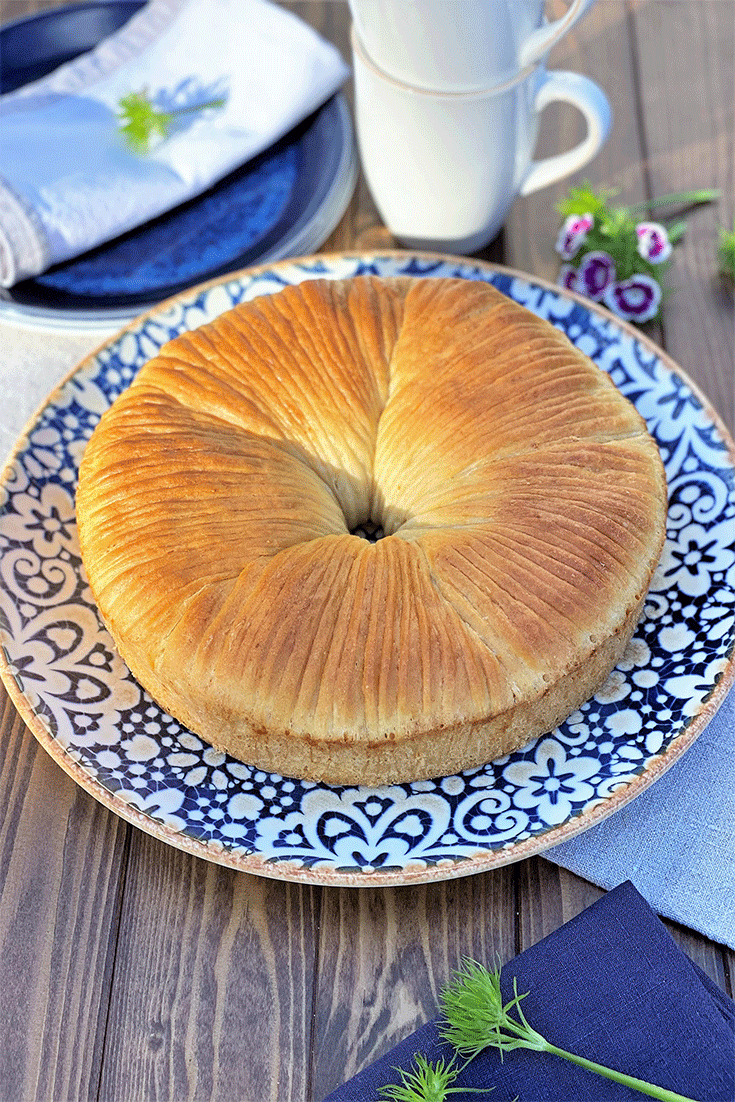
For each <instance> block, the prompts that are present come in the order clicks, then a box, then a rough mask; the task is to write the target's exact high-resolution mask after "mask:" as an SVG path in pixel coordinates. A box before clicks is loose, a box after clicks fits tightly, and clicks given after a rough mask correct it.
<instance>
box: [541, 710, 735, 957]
mask: <svg viewBox="0 0 735 1102" xmlns="http://www.w3.org/2000/svg"><path fill="white" fill-rule="evenodd" d="M544 856H545V857H548V858H549V860H551V861H554V862H555V863H556V864H558V865H561V866H562V867H563V868H565V869H569V871H570V872H574V873H576V874H577V875H578V876H582V877H584V878H585V879H586V880H590V881H592V883H593V884H598V885H599V886H600V887H601V888H606V889H609V888H612V887H614V886H615V885H616V884H619V883H620V882H621V881H623V880H631V881H632V882H633V883H634V884H635V886H636V888H637V889H638V891H639V892H640V893H641V894H642V895H643V896H645V897H646V899H647V900H648V902H649V903H650V904H651V906H652V907H653V908H654V909H655V910H657V911H658V913H659V914H661V915H665V916H666V917H667V918H671V919H673V920H674V921H675V922H681V923H682V924H683V925H684V926H688V927H689V928H690V929H692V930H697V931H698V932H699V933H701V934H704V935H705V937H709V938H712V940H713V941H717V942H720V943H722V944H724V945H729V946H731V947H732V948H735V689H733V690H731V691H730V693H729V694H728V696H727V698H726V699H725V701H724V702H723V704H722V705H721V706H720V709H719V711H718V712H717V713H716V715H715V716H714V717H713V719H712V720H711V721H710V722H709V723H708V725H707V726H706V727H705V729H704V731H703V732H702V734H701V735H700V736H699V738H698V739H697V741H696V742H695V743H694V745H693V746H691V747H690V748H689V750H687V752H686V754H684V756H683V757H682V759H681V760H680V761H679V762H677V763H676V765H674V766H672V767H671V769H670V770H669V771H668V772H667V773H665V774H664V775H663V777H661V778H660V779H659V780H657V781H656V783H655V784H653V785H652V786H651V787H650V788H649V789H648V790H647V791H646V792H643V793H642V794H641V795H640V796H638V797H637V798H636V799H635V800H633V801H632V802H631V803H629V804H627V805H626V806H625V807H623V808H621V809H620V811H617V812H616V813H615V814H614V815H612V816H611V817H610V818H609V819H605V820H604V821H603V822H602V823H600V824H599V825H598V826H595V827H591V828H590V830H588V831H586V832H585V833H584V834H579V835H577V837H576V838H572V839H571V840H570V841H568V842H564V843H562V845H560V846H555V847H554V849H550V850H547V852H546V853H545V854H544Z"/></svg>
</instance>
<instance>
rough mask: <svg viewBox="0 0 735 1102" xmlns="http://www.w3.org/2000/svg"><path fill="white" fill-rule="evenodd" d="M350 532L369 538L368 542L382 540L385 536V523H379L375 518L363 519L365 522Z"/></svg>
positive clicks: (362, 537) (361, 537)
mask: <svg viewBox="0 0 735 1102" xmlns="http://www.w3.org/2000/svg"><path fill="white" fill-rule="evenodd" d="M350 532H351V534H352V535H353V536H359V537H360V539H363V540H367V541H368V543H377V542H378V540H382V539H383V538H384V537H385V532H384V531H383V525H382V524H378V523H377V522H376V521H374V520H366V521H363V523H362V524H358V525H357V527H356V528H351V529H350Z"/></svg>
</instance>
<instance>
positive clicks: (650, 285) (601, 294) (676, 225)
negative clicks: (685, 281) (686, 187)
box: [556, 182, 720, 324]
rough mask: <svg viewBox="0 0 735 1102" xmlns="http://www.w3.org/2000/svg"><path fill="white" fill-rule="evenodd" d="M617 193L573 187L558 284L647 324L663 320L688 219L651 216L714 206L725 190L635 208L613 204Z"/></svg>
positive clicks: (559, 247) (565, 208) (559, 244)
mask: <svg viewBox="0 0 735 1102" xmlns="http://www.w3.org/2000/svg"><path fill="white" fill-rule="evenodd" d="M614 194H615V193H614V192H612V191H604V190H603V191H595V190H594V189H593V187H592V185H591V184H590V183H589V182H585V183H583V184H580V185H579V186H577V187H572V188H570V189H569V191H568V192H567V195H566V197H565V198H564V200H563V201H562V202H561V203H560V204H559V213H560V214H561V216H562V218H563V220H564V221H563V222H562V225H561V228H560V230H559V235H558V237H557V240H556V251H557V252H558V253H559V256H560V257H561V259H562V266H561V268H560V271H559V278H558V282H559V284H560V285H561V286H562V287H565V288H567V290H573V291H578V292H579V293H580V294H583V295H585V297H586V298H589V299H591V300H592V301H593V302H601V303H604V305H605V306H607V307H608V309H610V310H612V311H613V313H615V314H617V315H618V317H621V318H624V319H625V320H626V321H634V322H637V323H638V324H641V323H643V322H647V321H652V320H654V319H655V318H657V317H658V314H659V308H660V304H661V300H662V297H663V290H662V286H661V283H662V280H661V276H662V273H663V272H664V271H665V269H666V267H667V265H668V262H669V258H670V256H671V253H672V250H673V247H674V245H675V244H676V242H677V241H679V240H680V238H681V237H682V235H683V234H684V231H685V229H686V223H685V222H684V221H683V220H682V219H677V220H676V221H674V222H671V223H669V224H668V225H664V224H663V223H661V222H652V221H649V220H647V219H646V218H645V215H646V214H648V213H649V212H650V211H651V210H652V209H653V208H654V207H667V206H668V207H672V206H678V207H691V206H696V205H698V204H700V203H709V202H711V201H712V200H713V199H717V198H718V197H719V195H720V192H719V191H713V190H711V189H700V190H698V191H684V192H680V193H678V194H676V195H664V196H662V197H661V198H659V199H651V200H649V201H647V202H644V203H638V204H636V205H635V206H630V207H615V206H613V205H612V199H613V197H614Z"/></svg>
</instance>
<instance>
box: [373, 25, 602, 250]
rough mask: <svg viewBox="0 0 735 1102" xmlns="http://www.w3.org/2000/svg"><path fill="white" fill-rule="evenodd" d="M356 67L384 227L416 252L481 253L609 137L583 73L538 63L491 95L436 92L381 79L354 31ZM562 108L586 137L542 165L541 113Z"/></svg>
mask: <svg viewBox="0 0 735 1102" xmlns="http://www.w3.org/2000/svg"><path fill="white" fill-rule="evenodd" d="M352 59H353V74H354V81H355V120H356V123H357V139H358V145H359V149H360V158H361V161H362V166H363V170H364V172H365V177H366V179H367V183H368V186H369V188H370V192H371V194H372V197H373V199H374V201H375V205H376V206H377V208H378V211H379V212H380V215H381V217H382V219H383V221H384V222H385V224H386V226H387V227H388V229H389V230H390V231H391V233H392V234H393V236H394V237H396V238H398V240H399V241H400V242H401V243H402V244H404V245H406V246H408V247H410V248H419V249H421V248H424V249H438V250H441V251H445V252H452V253H471V252H476V251H477V250H478V249H480V248H482V247H483V246H484V245H486V244H487V243H488V242H489V241H491V240H492V239H493V237H495V235H496V234H497V232H498V231H499V229H500V228H501V226H502V225H503V222H504V221H505V218H506V215H507V214H508V211H509V209H510V207H511V204H512V203H513V200H514V199H515V198H516V196H518V195H529V194H530V193H531V192H532V191H537V190H538V189H539V188H542V187H546V186H547V185H548V184H552V183H554V182H555V181H556V180H560V179H563V178H564V177H565V176H568V175H570V174H571V173H572V172H575V171H577V169H580V168H582V166H583V165H585V164H587V162H588V161H590V160H591V159H592V157H594V156H595V154H596V153H597V152H598V150H599V149H600V148H601V146H602V145H603V144H604V142H605V139H606V138H607V135H608V133H609V130H610V123H611V114H610V105H609V103H608V100H607V97H606V96H605V93H604V92H603V91H602V89H601V88H599V87H598V85H597V84H595V83H594V81H592V80H590V79H589V78H588V77H584V76H581V75H580V74H579V73H568V72H561V71H556V72H547V71H546V68H545V66H544V65H543V64H539V65H535V66H531V67H529V68H527V69H525V70H523V71H522V72H520V73H519V74H518V75H517V76H516V77H514V78H513V79H512V80H510V81H507V82H505V83H503V84H499V85H496V86H495V87H493V88H490V89H485V90H483V91H478V92H472V93H443V92H430V91H427V90H425V89H421V88H414V87H411V86H410V85H406V84H401V83H400V82H399V81H396V80H394V79H392V78H390V77H388V76H386V74H385V73H383V72H381V70H380V69H379V68H378V67H377V66H376V65H375V64H374V63H373V62H372V60H371V59H370V58H368V56H367V54H366V53H365V50H364V47H363V46H362V44H361V43H360V42H359V40H358V38H357V34H356V32H355V30H354V27H353V31H352ZM555 101H561V102H563V103H568V104H571V105H573V106H574V107H576V108H578V109H579V110H580V111H581V112H582V115H583V116H584V119H585V121H586V124H587V133H586V136H585V137H584V138H583V139H582V141H581V142H579V144H578V145H576V146H575V147H574V148H573V149H570V150H568V151H566V152H564V153H558V154H556V155H554V156H551V157H547V158H545V159H544V160H541V161H534V160H533V159H532V158H533V150H534V146H535V144H536V138H537V136H538V129H539V118H540V115H541V112H542V111H543V109H544V107H546V106H547V105H548V104H550V103H552V102H555Z"/></svg>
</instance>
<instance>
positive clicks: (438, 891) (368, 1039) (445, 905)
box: [312, 866, 516, 1099]
mask: <svg viewBox="0 0 735 1102" xmlns="http://www.w3.org/2000/svg"><path fill="white" fill-rule="evenodd" d="M514 879H515V877H514V872H513V868H512V866H508V867H506V868H503V869H497V870H494V871H492V872H488V873H483V874H481V875H477V876H471V877H466V878H463V879H460V880H450V881H444V882H442V883H438V884H425V885H417V886H415V887H404V888H395V889H392V888H383V889H371V888H360V889H333V888H328V889H324V894H323V901H322V917H321V937H320V948H319V968H318V986H317V990H316V996H315V1013H314V1047H313V1053H314V1054H313V1078H312V1081H313V1097H314V1099H321V1098H323V1097H324V1096H325V1095H326V1094H328V1093H329V1092H330V1091H331V1090H334V1089H335V1088H336V1087H337V1086H339V1085H340V1084H341V1083H343V1082H344V1081H345V1080H346V1079H349V1078H350V1076H352V1075H354V1074H355V1073H356V1072H357V1071H359V1070H361V1068H363V1067H366V1066H367V1065H368V1064H370V1063H372V1061H374V1060H376V1059H377V1058H378V1057H379V1056H381V1055H382V1054H383V1053H384V1052H387V1051H388V1050H389V1049H390V1048H392V1047H393V1046H394V1045H395V1044H397V1043H398V1041H399V1040H401V1039H402V1038H403V1037H405V1036H407V1035H408V1034H409V1033H411V1032H413V1030H415V1029H417V1028H418V1027H419V1026H420V1025H422V1024H423V1023H424V1022H425V1021H427V1020H428V1019H430V1018H433V1017H435V1016H436V1014H437V1006H438V997H439V993H440V991H441V988H442V986H443V985H444V983H445V982H446V981H447V980H448V979H449V977H450V975H451V973H452V971H453V969H454V968H456V967H458V965H459V964H460V962H461V960H462V957H464V956H471V957H474V958H475V959H477V960H480V961H485V962H492V961H493V960H495V959H496V956H499V957H500V959H501V961H506V960H509V959H510V958H511V957H512V956H514V955H515V951H516V948H515V936H514V931H515V890H514Z"/></svg>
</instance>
